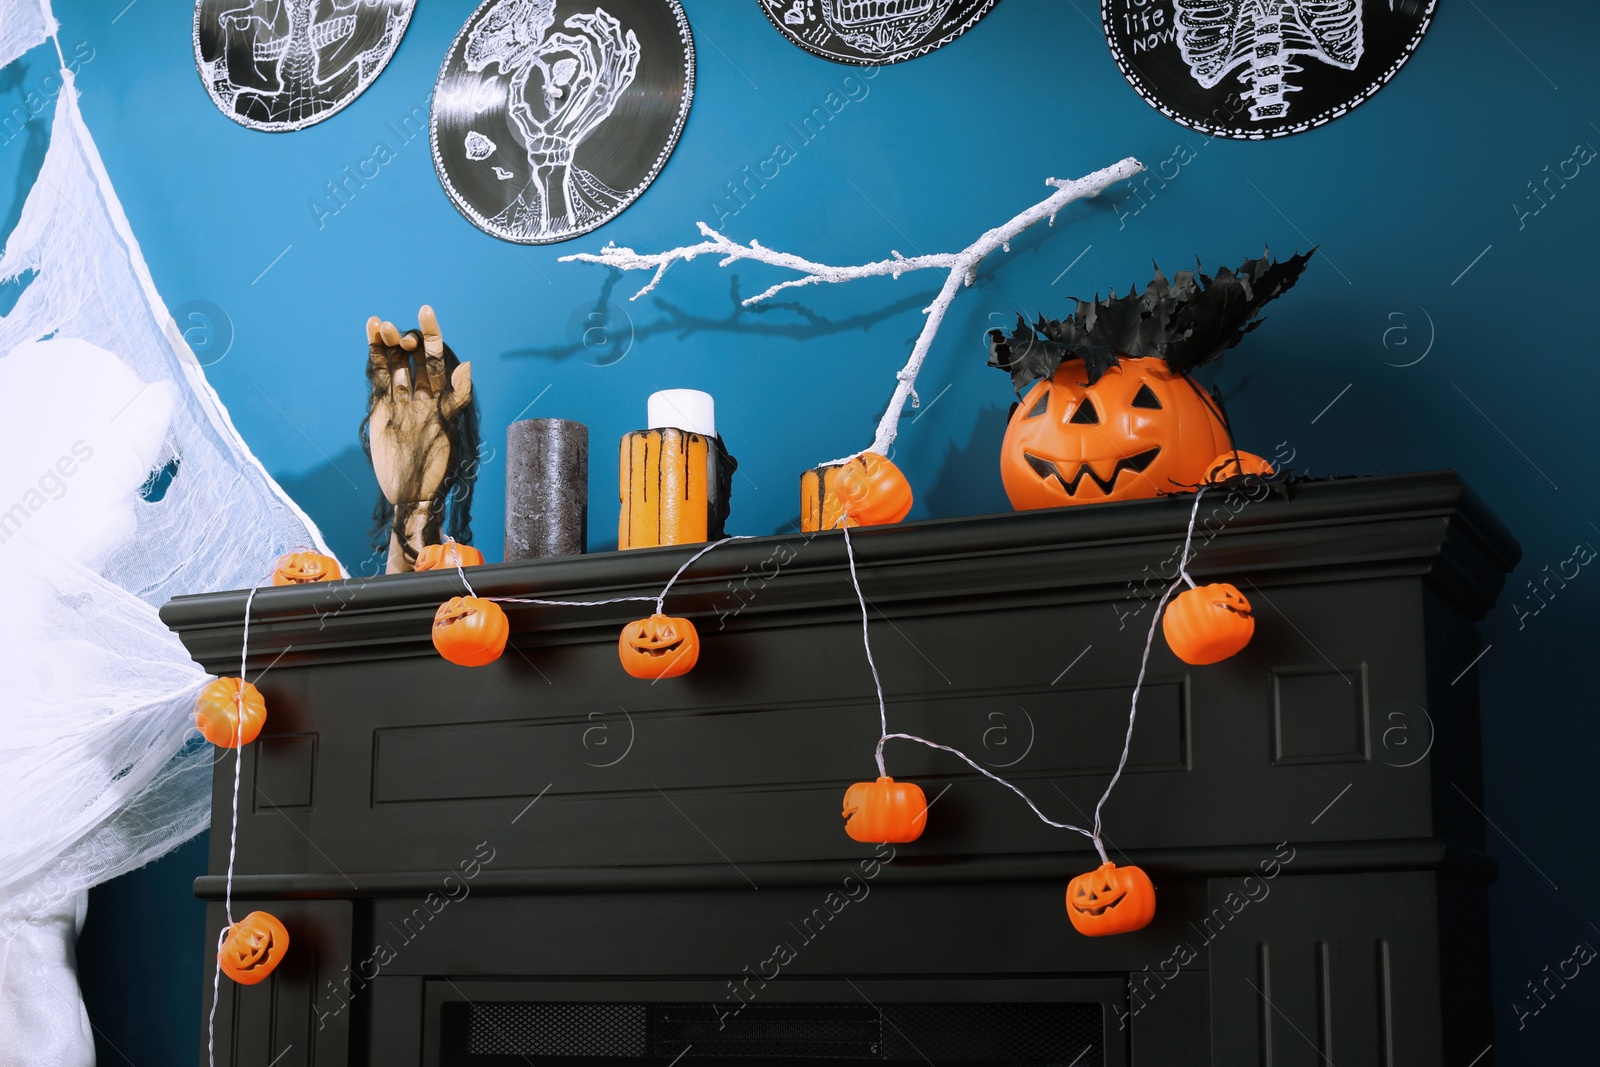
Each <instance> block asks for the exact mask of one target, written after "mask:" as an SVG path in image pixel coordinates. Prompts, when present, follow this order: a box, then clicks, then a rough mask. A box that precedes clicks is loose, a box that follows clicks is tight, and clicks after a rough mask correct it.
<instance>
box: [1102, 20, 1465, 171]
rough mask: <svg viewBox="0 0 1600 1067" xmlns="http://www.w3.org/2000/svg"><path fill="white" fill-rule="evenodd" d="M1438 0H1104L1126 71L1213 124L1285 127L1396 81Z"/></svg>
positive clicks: (1155, 96) (1166, 111)
mask: <svg viewBox="0 0 1600 1067" xmlns="http://www.w3.org/2000/svg"><path fill="white" fill-rule="evenodd" d="M1436 2H1437V0H1101V7H1100V14H1101V20H1102V22H1103V23H1104V24H1105V31H1106V39H1107V40H1108V41H1109V42H1110V44H1111V53H1112V55H1114V56H1115V57H1116V60H1117V66H1118V67H1120V68H1121V69H1122V74H1123V76H1124V77H1125V78H1127V79H1128V81H1129V82H1130V83H1131V84H1132V85H1133V87H1134V88H1135V89H1137V90H1138V91H1139V95H1140V96H1142V97H1144V98H1145V100H1146V101H1147V102H1148V103H1149V104H1150V105H1151V106H1152V107H1154V108H1155V109H1156V110H1157V111H1160V112H1161V113H1162V114H1163V115H1166V116H1167V117H1168V118H1171V119H1174V120H1176V121H1178V122H1181V123H1183V124H1184V125H1185V126H1188V127H1191V128H1193V129H1196V130H1199V131H1201V132H1202V133H1209V134H1214V135H1216V136H1221V137H1233V138H1239V139H1250V140H1255V139H1260V138H1265V137H1283V136H1285V135H1287V134H1291V133H1300V132H1302V131H1304V130H1309V129H1311V128H1312V127H1313V126H1321V125H1322V124H1323V123H1325V122H1331V121H1332V120H1334V119H1336V118H1338V117H1339V116H1340V115H1343V114H1345V113H1346V112H1347V111H1349V110H1350V109H1352V108H1354V107H1355V106H1356V105H1357V104H1360V103H1361V102H1362V101H1364V100H1366V99H1368V98H1369V97H1371V96H1372V95H1373V94H1374V93H1376V92H1377V91H1378V90H1379V89H1381V88H1383V86H1385V85H1386V84H1388V82H1389V79H1390V78H1392V77H1394V75H1395V71H1397V70H1399V69H1400V67H1401V65H1402V64H1404V63H1405V61H1406V60H1407V59H1409V58H1410V57H1411V53H1412V52H1413V51H1414V50H1415V49H1416V47H1417V43H1418V42H1419V41H1421V40H1422V35H1423V33H1425V32H1426V31H1427V29H1428V23H1429V22H1430V21H1431V20H1432V18H1433V8H1434V4H1435V3H1436Z"/></svg>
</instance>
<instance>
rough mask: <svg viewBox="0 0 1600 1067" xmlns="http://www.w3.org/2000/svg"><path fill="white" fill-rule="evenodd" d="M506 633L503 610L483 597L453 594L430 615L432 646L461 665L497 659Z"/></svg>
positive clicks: (481, 664) (508, 634) (506, 621)
mask: <svg viewBox="0 0 1600 1067" xmlns="http://www.w3.org/2000/svg"><path fill="white" fill-rule="evenodd" d="M509 636H511V623H510V622H509V621H508V620H507V619H506V613H505V612H504V611H503V610H502V609H501V607H500V605H499V604H496V603H495V602H494V601H492V600H485V599H483V598H482V597H476V596H453V597H451V598H450V599H449V600H446V601H445V602H444V603H443V604H440V605H439V610H438V611H436V612H434V615H433V647H434V648H436V649H438V650H439V655H441V656H443V657H444V658H445V659H447V660H449V661H450V662H451V663H459V664H460V665H461V666H463V667H482V666H483V665H484V664H486V663H493V662H494V661H495V660H497V659H499V658H500V653H502V652H504V651H505V648H506V638H507V637H509Z"/></svg>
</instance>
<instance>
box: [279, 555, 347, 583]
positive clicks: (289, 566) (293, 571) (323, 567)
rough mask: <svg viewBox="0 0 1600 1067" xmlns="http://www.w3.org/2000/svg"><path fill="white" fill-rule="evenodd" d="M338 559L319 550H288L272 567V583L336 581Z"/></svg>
mask: <svg viewBox="0 0 1600 1067" xmlns="http://www.w3.org/2000/svg"><path fill="white" fill-rule="evenodd" d="M342 577H344V575H342V574H340V573H339V561H338V560H336V559H334V558H333V557H332V556H324V555H323V554H322V553H321V552H312V551H311V550H309V549H307V550H306V551H304V552H289V553H287V554H285V555H284V556H282V557H281V558H279V560H278V562H277V565H276V566H274V567H273V568H272V584H273V585H307V584H309V583H311V582H337V581H338V580H339V579H340V578H342Z"/></svg>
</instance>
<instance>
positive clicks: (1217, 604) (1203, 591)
mask: <svg viewBox="0 0 1600 1067" xmlns="http://www.w3.org/2000/svg"><path fill="white" fill-rule="evenodd" d="M1161 632H1162V633H1163V634H1165V635H1166V637H1167V646H1168V647H1169V648H1171V649H1172V654H1173V655H1175V656H1177V657H1178V658H1179V659H1181V660H1183V662H1185V663H1193V664H1195V665H1196V666H1202V665H1204V664H1207V663H1216V662H1217V661H1218V660H1224V659H1227V658H1228V657H1229V656H1231V655H1233V654H1234V653H1235V652H1238V651H1239V650H1240V649H1241V648H1243V647H1244V646H1245V645H1248V644H1249V643H1250V637H1251V635H1252V634H1254V633H1255V632H1256V620H1255V617H1254V616H1252V615H1251V614H1250V601H1248V600H1246V599H1245V598H1244V594H1243V593H1241V592H1239V590H1238V589H1237V588H1235V587H1234V586H1231V585H1229V584H1228V583H1227V582H1217V583H1216V584H1215V585H1202V586H1198V587H1197V588H1194V589H1185V590H1184V591H1183V592H1181V593H1179V594H1178V595H1177V596H1175V597H1173V598H1172V602H1171V603H1170V604H1168V605H1167V610H1166V613H1165V614H1163V615H1162V616H1161Z"/></svg>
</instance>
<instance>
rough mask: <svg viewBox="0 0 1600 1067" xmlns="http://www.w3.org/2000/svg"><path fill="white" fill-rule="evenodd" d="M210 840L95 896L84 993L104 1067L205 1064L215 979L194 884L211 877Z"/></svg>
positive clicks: (83, 952) (81, 966)
mask: <svg viewBox="0 0 1600 1067" xmlns="http://www.w3.org/2000/svg"><path fill="white" fill-rule="evenodd" d="M209 837H210V835H209V834H208V833H202V834H201V835H200V836H199V837H196V838H195V839H194V840H192V841H190V842H189V843H188V844H186V845H183V846H181V847H179V848H177V849H175V850H173V851H172V852H169V853H167V855H165V856H163V857H162V858H161V859H159V860H157V861H156V862H154V863H152V864H150V865H148V866H146V867H141V868H139V869H138V870H136V871H131V872H129V873H128V874H125V875H123V876H122V877H121V878H114V879H112V880H111V881H109V882H106V883H105V884H104V885H97V886H95V887H94V888H93V889H91V890H89V915H88V918H87V919H86V920H85V921H84V924H83V933H82V934H81V935H80V936H79V937H78V984H79V986H81V987H82V989H83V1000H84V1003H85V1004H86V1005H87V1006H88V1009H89V1022H90V1023H91V1024H92V1025H93V1027H94V1051H95V1061H96V1062H97V1063H100V1064H102V1065H103V1067H115V1065H117V1064H129V1063H131V1064H137V1065H139V1067H144V1065H146V1064H150V1065H155V1064H189V1063H198V1062H200V1030H199V1024H200V1022H201V1015H202V1012H203V1010H204V1008H205V1007H207V1006H209V1003H210V1002H209V1001H206V1002H205V1004H202V1002H201V999H200V994H201V990H202V989H207V990H209V988H210V987H209V984H208V983H209V981H210V976H211V972H210V971H208V970H206V961H207V958H208V956H209V954H208V953H207V952H206V950H205V938H206V909H205V905H204V904H202V903H201V902H200V901H198V900H196V899H195V896H194V880H195V879H196V878H198V877H200V876H201V875H202V874H205V873H206V847H207V841H208V840H209ZM207 995H208V996H209V993H208V994H207Z"/></svg>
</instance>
